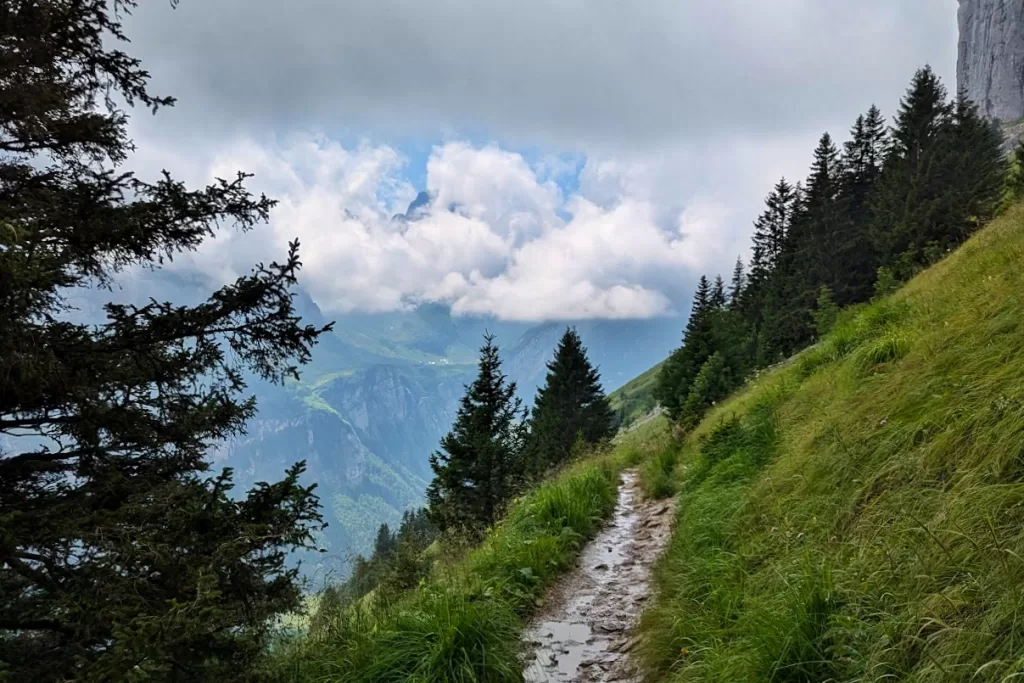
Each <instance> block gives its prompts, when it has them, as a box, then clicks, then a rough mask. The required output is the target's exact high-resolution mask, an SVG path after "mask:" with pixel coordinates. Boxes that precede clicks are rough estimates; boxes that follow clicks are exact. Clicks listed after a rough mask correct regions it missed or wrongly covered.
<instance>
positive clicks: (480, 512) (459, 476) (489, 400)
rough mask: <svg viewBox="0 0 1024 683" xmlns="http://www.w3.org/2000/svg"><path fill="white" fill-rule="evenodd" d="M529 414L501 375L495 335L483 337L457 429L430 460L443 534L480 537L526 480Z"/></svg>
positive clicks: (434, 508) (434, 512) (433, 507)
mask: <svg viewBox="0 0 1024 683" xmlns="http://www.w3.org/2000/svg"><path fill="white" fill-rule="evenodd" d="M525 436H526V415H525V412H524V410H523V408H522V401H521V400H520V399H519V398H517V397H516V384H515V382H507V381H506V377H505V375H504V374H503V373H502V372H501V358H500V357H499V355H498V347H497V345H496V344H495V343H494V335H491V334H488V335H486V336H485V337H484V346H483V347H481V349H480V369H479V371H478V374H477V378H476V380H474V382H473V384H471V385H469V386H468V387H466V393H465V395H464V396H463V397H462V401H461V403H460V405H459V410H458V414H457V415H456V418H455V424H454V425H453V426H452V429H451V431H450V432H448V434H447V435H445V436H444V438H442V439H441V450H440V451H437V452H435V453H433V454H432V455H431V456H430V467H431V469H432V470H433V471H434V480H433V481H432V482H431V483H430V486H429V488H428V489H427V502H428V505H429V510H430V517H431V520H432V521H433V522H434V523H435V524H436V525H437V526H438V527H439V528H440V529H441V530H448V529H457V528H464V529H466V530H469V531H474V532H479V531H481V530H482V529H483V528H484V527H486V526H488V525H489V524H491V523H492V522H494V520H495V519H496V518H497V515H498V514H499V513H500V512H501V509H502V506H503V505H504V503H505V502H506V501H507V500H508V499H509V498H511V497H512V495H513V494H514V493H515V492H516V491H517V490H518V488H519V487H520V485H521V484H522V480H523V449H524V445H525V444H524V442H525Z"/></svg>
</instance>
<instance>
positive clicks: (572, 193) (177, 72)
mask: <svg viewBox="0 0 1024 683" xmlns="http://www.w3.org/2000/svg"><path fill="white" fill-rule="evenodd" d="M956 7H957V3H956V0H897V1H894V0H828V1H823V0H757V1H756V2H754V1H753V0H715V1H713V2H708V1H706V0H705V1H701V2H696V1H691V0H643V1H642V2H641V1H634V0H544V1H542V0H517V1H516V2H511V1H502V2H497V1H492V0H432V1H431V2H423V1H422V0H361V1H358V2H356V1H353V0H289V1H288V2H269V0H204V1H203V2H200V1H199V0H182V2H181V3H180V5H179V6H178V8H177V9H172V8H171V6H170V4H169V3H168V2H166V1H160V0H157V1H154V2H147V3H144V6H143V7H141V8H140V9H139V10H138V11H137V12H136V15H135V16H134V17H133V18H132V19H131V20H130V21H129V22H128V34H129V37H130V38H132V41H133V44H132V46H131V50H132V51H133V52H134V53H135V54H137V55H139V56H141V57H142V58H143V59H144V63H145V65H146V66H147V68H148V69H149V70H150V71H151V73H152V75H153V89H154V90H155V91H157V92H159V93H160V94H165V93H167V94H173V95H174V96H176V97H177V98H178V104H177V106H176V107H175V108H174V109H173V110H169V111H165V112H163V113H161V114H159V115H158V116H156V117H151V116H149V115H148V114H145V113H143V112H137V113H136V116H135V119H134V122H133V133H134V136H135V138H136V141H137V143H138V147H139V155H138V158H137V159H136V161H135V162H134V164H135V166H136V167H137V168H138V169H139V170H140V171H141V172H143V173H151V172H154V171H156V170H159V169H160V168H168V169H170V170H172V171H174V172H175V173H176V174H177V175H179V176H181V177H183V178H184V179H186V180H189V181H191V182H193V183H198V182H202V181H204V180H206V179H208V178H209V177H211V176H212V175H213V174H219V175H225V174H230V173H232V172H233V171H234V170H235V169H244V170H246V171H250V172H254V173H256V174H257V177H256V178H254V179H253V181H252V186H253V187H254V188H256V189H259V190H265V191H267V192H268V194H271V195H273V196H275V197H277V198H278V199H280V200H281V204H280V206H279V208H278V209H277V210H276V212H275V214H274V216H273V221H272V225H271V226H270V227H269V228H264V229H262V230H261V231H258V232H257V233H253V234H249V235H245V236H237V235H235V234H232V233H226V234H224V235H222V236H221V237H219V238H218V239H217V240H216V241H215V242H214V243H212V244H210V245H209V246H208V247H206V248H204V249H203V251H202V252H200V253H199V254H197V255H195V256H194V257H193V258H190V259H187V260H186V262H185V263H186V265H187V266H188V267H197V268H200V269H201V270H203V271H204V272H206V273H208V274H210V275H212V276H213V277H215V278H217V279H221V280H223V279H226V278H229V277H233V276H234V275H235V274H237V273H239V272H244V271H245V270H246V269H247V268H248V267H249V266H251V264H252V263H253V262H255V261H256V260H261V259H268V258H273V257H274V256H279V255H280V254H281V253H282V249H283V246H284V244H285V242H286V241H287V240H288V239H291V238H294V237H299V238H300V239H301V240H302V243H303V255H304V261H305V263H306V270H305V271H304V277H303V284H304V285H305V286H306V287H307V289H309V290H310V292H311V294H312V295H313V297H314V299H315V300H316V301H317V303H318V304H320V306H321V307H322V308H323V309H324V310H326V311H328V312H344V311H347V310H353V309H358V310H394V309H397V308H402V307H407V306H409V305H413V304H415V303H416V302H419V301H445V302H448V303H450V304H452V305H453V307H454V310H455V311H457V312H460V313H467V314H495V315H498V316H501V317H504V318H509V319H521V320H539V319H568V318H587V317H604V318H629V317H649V316H653V315H660V314H665V313H669V312H672V311H674V310H678V309H685V302H686V301H687V300H688V299H689V297H690V295H691V293H692V283H693V281H694V280H695V279H696V277H698V276H699V275H700V274H701V273H703V272H707V273H712V274H713V273H715V272H719V271H721V272H723V273H727V272H729V271H731V269H732V263H733V262H734V261H735V259H736V257H737V256H738V255H745V254H746V251H747V249H748V240H749V234H750V224H751V222H752V220H753V219H754V218H755V217H756V214H757V213H758V211H759V210H760V204H761V201H762V198H763V196H764V194H765V193H766V192H767V191H768V190H769V189H770V187H771V185H772V184H773V183H774V182H775V180H777V179H778V177H779V176H781V175H786V176H788V177H789V178H791V179H800V178H802V177H803V176H804V175H806V169H807V165H808V164H809V161H810V156H811V151H812V149H813V146H814V144H815V142H816V140H817V138H818V137H819V136H820V135H821V133H822V132H824V131H825V130H829V131H831V132H832V133H833V134H834V135H835V136H837V137H838V138H840V139H845V136H846V130H847V129H848V128H849V126H850V124H851V123H852V122H853V120H854V118H856V116H857V114H858V113H860V112H862V111H864V110H865V109H867V107H868V106H870V105H871V104H872V103H877V104H878V105H879V106H881V107H882V108H883V110H884V111H885V113H886V114H887V115H888V114H891V112H892V111H893V109H894V108H895V106H896V104H897V102H898V99H899V97H900V96H901V95H902V93H903V91H904V90H905V88H906V85H907V83H908V82H909V80H910V78H911V76H912V75H913V72H914V70H915V69H916V68H917V67H919V66H922V65H924V64H925V63H930V64H931V65H932V66H933V67H934V68H935V69H936V71H938V73H939V74H940V75H941V76H942V77H943V79H944V80H945V81H946V83H947V85H948V86H949V87H950V89H954V88H955V82H954V74H955V62H956V44H957V36H956ZM423 189H429V190H430V191H431V192H433V193H434V194H435V195H436V200H435V202H434V204H433V206H432V207H430V210H429V212H428V213H429V215H428V216H427V217H425V218H424V219H422V220H419V221H416V222H412V223H409V224H404V223H401V222H396V221H392V220H391V216H392V215H393V214H394V213H400V212H403V211H404V210H405V208H406V207H407V206H408V203H409V201H410V200H411V199H412V198H413V197H414V196H415V195H416V193H417V192H418V191H419V190H423ZM451 204H456V205H457V206H458V208H457V210H456V211H455V212H454V213H453V212H450V211H448V210H447V207H449V206H450V205H451Z"/></svg>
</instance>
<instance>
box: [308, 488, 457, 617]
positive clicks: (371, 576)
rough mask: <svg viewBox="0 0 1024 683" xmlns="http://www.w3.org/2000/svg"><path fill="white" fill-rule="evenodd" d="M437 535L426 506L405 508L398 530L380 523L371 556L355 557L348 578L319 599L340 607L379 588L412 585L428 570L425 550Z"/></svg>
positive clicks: (329, 588) (402, 588) (386, 589)
mask: <svg viewBox="0 0 1024 683" xmlns="http://www.w3.org/2000/svg"><path fill="white" fill-rule="evenodd" d="M437 537H438V529H437V526H435V525H434V523H433V522H432V521H431V519H430V515H429V514H428V512H427V509H426V508H420V509H419V510H415V511H413V510H406V511H405V513H403V515H402V522H401V524H400V525H399V527H398V530H397V531H392V530H391V529H390V528H389V527H388V525H387V524H381V525H380V528H379V529H378V530H377V538H376V541H375V542H374V545H373V552H372V553H371V554H370V557H369V558H368V559H367V558H365V557H363V556H361V555H360V556H356V558H355V561H354V562H353V563H352V575H351V576H349V578H348V580H347V581H346V582H345V583H344V584H342V585H341V586H337V587H335V586H329V587H327V588H326V589H325V590H324V591H322V592H321V595H320V599H321V600H325V599H326V600H329V601H331V604H332V605H334V606H338V607H340V606H342V605H347V604H349V603H351V602H353V601H355V600H358V599H359V598H362V597H363V596H364V595H366V594H367V593H369V592H370V591H372V590H374V589H379V588H381V587H383V588H384V590H385V591H388V590H391V592H394V593H400V592H402V591H405V590H408V589H409V588H412V587H414V586H415V585H416V584H417V583H418V582H419V581H420V579H422V578H423V577H424V576H426V575H427V573H428V572H429V570H430V562H429V559H428V558H427V557H426V556H425V551H426V549H427V548H428V547H429V546H430V545H431V544H432V543H433V542H434V541H435V540H436V539H437ZM329 610H330V608H328V610H321V611H329Z"/></svg>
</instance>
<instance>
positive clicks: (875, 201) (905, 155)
mask: <svg viewBox="0 0 1024 683" xmlns="http://www.w3.org/2000/svg"><path fill="white" fill-rule="evenodd" d="M946 96H947V93H946V89H945V87H944V86H943V85H942V82H941V81H940V79H939V77H938V76H937V75H936V74H935V72H934V71H932V69H931V68H930V67H927V66H926V67H924V68H923V69H920V70H919V71H918V72H917V73H916V74H915V75H914V79H913V81H912V82H911V84H910V88H909V89H908V91H907V94H906V96H905V97H904V98H903V99H902V100H901V101H900V107H899V110H898V111H897V113H896V118H895V125H894V126H893V129H892V132H891V134H890V144H889V152H888V155H887V156H886V160H885V167H884V169H883V172H882V176H881V178H880V180H879V182H878V184H877V188H876V191H875V192H874V194H873V197H872V202H871V212H872V215H873V223H872V227H871V237H872V240H873V242H874V244H875V249H876V251H877V252H878V253H879V254H880V255H881V261H882V265H884V266H888V267H891V268H900V269H901V270H903V271H906V266H905V265H904V266H901V265H900V264H901V263H902V264H906V263H908V261H909V262H913V261H915V260H917V259H918V258H919V256H918V254H917V252H918V250H919V249H920V248H921V247H923V246H924V245H923V243H921V237H922V236H923V235H927V234H930V233H932V232H933V229H932V228H931V227H929V226H931V225H932V224H934V223H936V222H941V221H943V218H942V212H943V211H944V210H945V207H943V206H942V205H941V204H942V202H941V197H942V193H943V185H944V180H943V177H942V176H943V174H944V172H945V169H944V168H942V164H940V163H938V157H939V146H940V142H941V140H940V138H941V135H942V131H943V130H944V129H945V128H946V127H947V125H948V121H949V117H950V115H951V109H950V106H949V103H948V102H947V101H946ZM904 254H907V255H908V257H909V259H907V258H904V259H903V260H902V261H901V258H902V257H903V256H904ZM910 274H911V273H909V272H898V273H896V275H897V276H898V277H904V278H905V277H908V276H909V275H910Z"/></svg>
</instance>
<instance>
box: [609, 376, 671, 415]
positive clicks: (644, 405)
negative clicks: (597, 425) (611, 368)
mask: <svg viewBox="0 0 1024 683" xmlns="http://www.w3.org/2000/svg"><path fill="white" fill-rule="evenodd" d="M660 371H661V363H658V364H657V365H655V366H654V367H653V368H651V369H650V370H648V371H647V372H645V373H644V374H642V375H640V376H639V377H637V378H636V379H633V380H630V381H629V382H626V383H625V384H624V385H622V386H621V387H619V388H618V389H616V390H615V391H613V392H612V393H611V394H609V395H608V402H609V403H611V406H612V410H614V411H615V415H616V418H617V419H618V421H619V427H620V428H625V427H629V426H630V425H632V424H633V423H634V422H636V421H637V420H639V419H640V418H642V417H644V416H645V415H647V414H649V413H650V412H651V411H652V410H654V409H655V408H656V407H657V405H658V402H657V401H656V400H655V398H654V387H655V385H656V384H657V382H658V372H660Z"/></svg>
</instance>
